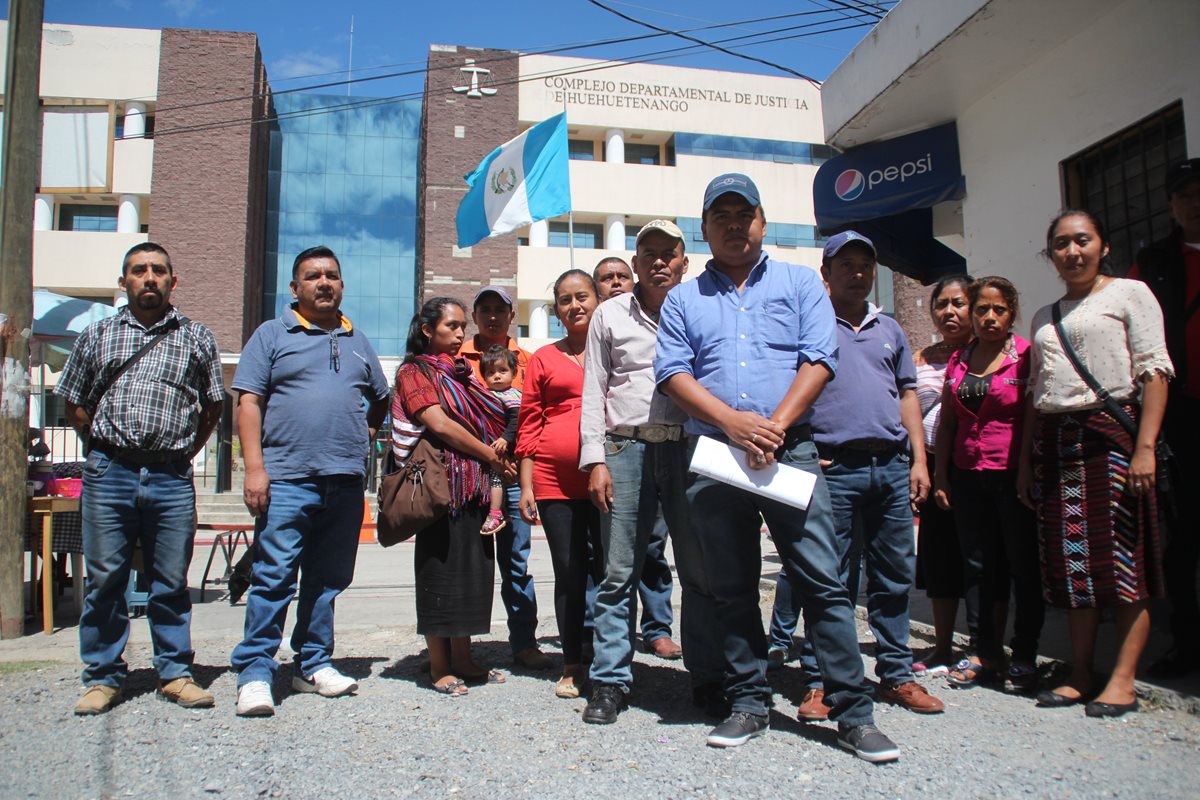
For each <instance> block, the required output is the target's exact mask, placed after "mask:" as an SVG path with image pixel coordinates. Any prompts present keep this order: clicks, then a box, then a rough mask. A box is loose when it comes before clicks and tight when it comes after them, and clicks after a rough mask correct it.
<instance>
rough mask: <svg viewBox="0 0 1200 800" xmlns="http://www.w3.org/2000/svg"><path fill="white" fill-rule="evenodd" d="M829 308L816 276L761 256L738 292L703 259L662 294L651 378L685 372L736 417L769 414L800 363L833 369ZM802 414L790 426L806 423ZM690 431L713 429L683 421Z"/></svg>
mask: <svg viewBox="0 0 1200 800" xmlns="http://www.w3.org/2000/svg"><path fill="white" fill-rule="evenodd" d="M834 328H835V324H834V316H833V306H832V305H831V304H830V302H829V296H828V294H827V293H826V292H825V287H824V285H823V284H822V283H821V278H820V276H819V275H818V274H817V272H816V271H815V270H812V269H809V268H808V267H803V266H799V265H797V264H787V263H784V262H782V261H774V260H772V259H770V258H767V255H766V254H765V253H764V254H763V255H762V257H761V259H760V260H759V262H758V264H757V265H756V266H755V267H754V269H753V270H751V271H750V275H749V277H748V278H747V279H746V283H745V285H744V286H743V287H742V290H741V291H740V292H739V291H738V289H737V287H736V286H735V285H734V284H733V281H731V280H730V279H729V278H728V276H726V275H725V274H724V273H723V272H721V271H720V270H718V269H717V268H716V267H715V266H714V262H713V261H711V260H710V261H709V262H708V264H707V265H706V267H705V270H704V273H703V274H702V275H700V277H698V278H696V280H694V281H688V282H687V283H681V284H680V285H678V286H676V287H675V288H674V289H672V290H671V291H670V293H668V294H667V299H666V302H664V303H663V307H662V312H661V315H660V317H659V323H658V348H657V355H656V357H655V359H654V380H655V382H656V383H657V384H658V385H659V386H660V387H661V386H662V384H663V382H664V381H665V380H667V379H668V378H670V377H671V376H672V375H677V374H679V373H681V372H685V373H687V374H689V375H691V376H692V377H694V378H695V379H696V380H697V381H698V382H699V383H700V385H701V386H703V387H704V388H705V389H707V390H708V391H709V392H711V393H712V394H713V395H714V396H715V397H716V398H717V399H718V400H720V401H721V402H722V403H725V404H726V405H727V406H729V407H730V408H733V409H735V410H737V411H753V412H755V413H758V414H761V415H762V416H764V417H769V416H771V414H773V413H775V409H776V408H777V407H778V406H779V404H780V402H782V401H783V398H784V395H786V394H787V391H788V389H789V388H791V385H792V382H793V381H794V380H795V378H796V371H797V370H799V369H800V367H801V365H803V364H805V363H820V364H824V365H825V366H827V367H828V368H829V371H830V372H833V371H834V370H836V369H837V363H838V356H837V339H836V335H835V333H834ZM807 421H808V415H806V416H805V417H803V418H801V419H799V420H797V422H798V423H800V422H807ZM686 428H687V431H688V432H689V433H698V434H714V433H720V430H719V429H718V428H716V427H714V426H712V425H709V424H708V423H706V422H701V421H700V420H697V419H689V420H688V422H687V425H686Z"/></svg>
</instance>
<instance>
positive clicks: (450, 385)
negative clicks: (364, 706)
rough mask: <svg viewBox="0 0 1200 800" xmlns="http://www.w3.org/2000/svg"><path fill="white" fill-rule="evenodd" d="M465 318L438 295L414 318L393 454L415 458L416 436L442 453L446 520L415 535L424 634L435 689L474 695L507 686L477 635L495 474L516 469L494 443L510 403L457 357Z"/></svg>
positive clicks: (491, 560)
mask: <svg viewBox="0 0 1200 800" xmlns="http://www.w3.org/2000/svg"><path fill="white" fill-rule="evenodd" d="M466 325H467V312H466V310H465V309H464V308H463V305H462V303H460V302H458V301H457V300H454V299H452V298H449V297H435V298H433V299H432V300H429V301H427V302H426V303H425V305H423V306H422V307H421V310H420V311H419V312H418V313H417V314H416V315H415V316H414V317H413V320H412V324H411V325H410V326H409V332H408V354H407V355H406V356H405V357H404V363H403V364H402V365H401V366H400V369H399V370H397V372H396V388H395V393H394V395H393V398H392V425H393V427H394V428H395V431H396V433H395V435H393V439H392V450H393V453H394V454H395V456H396V460H397V462H399V463H403V462H404V461H405V460H407V458H408V455H409V453H410V452H411V451H412V448H413V447H414V446H415V445H416V442H417V439H418V438H420V437H421V436H428V437H430V439H431V441H432V442H433V443H434V444H435V445H437V446H438V447H439V448H440V449H441V450H442V461H443V463H444V464H445V467H446V478H447V482H448V483H449V484H450V508H449V509H448V510H447V512H446V515H445V516H444V517H442V518H441V519H439V520H438V521H437V522H434V523H433V524H432V525H430V526H429V527H428V528H426V529H425V530H423V531H420V532H419V533H418V534H417V537H416V548H415V555H414V561H415V567H416V589H417V633H418V634H423V635H424V636H425V641H426V644H427V645H428V647H429V677H430V678H431V679H432V680H433V687H434V688H435V689H437V690H438V691H439V692H442V693H444V694H449V695H462V694H466V693H467V687H466V684H468V683H479V684H483V683H503V682H504V675H503V674H502V673H500V672H497V671H496V670H485V669H483V668H482V667H480V666H478V665H477V664H476V663H475V661H474V659H473V658H472V656H471V637H472V636H475V635H481V634H486V633H488V632H489V631H490V629H491V619H492V583H493V580H494V576H495V571H496V570H495V560H496V555H495V551H494V549H493V540H492V537H490V536H480V535H479V528H480V526H481V525H482V524H483V520H484V517H485V516H486V515H487V509H488V504H489V500H490V498H491V481H490V478H491V475H492V474H493V473H500V474H502V473H505V472H508V473H510V474H511V472H512V467H511V466H510V465H508V464H506V462H505V461H504V460H503V458H502V457H501V456H500V455H499V454H497V453H496V451H495V450H493V449H492V448H491V447H490V446H489V445H488V442H492V441H495V439H496V438H497V437H498V436H499V435H500V434H501V433H502V432H503V430H504V406H503V403H501V401H500V400H499V398H497V397H496V396H495V395H493V394H492V393H491V392H490V391H488V390H487V389H486V388H484V386H483V385H482V384H480V383H479V382H478V381H475V380H474V378H473V375H472V373H471V368H470V367H469V366H467V363H466V361H464V360H463V359H461V358H455V356H457V355H458V349H459V347H460V346H461V345H462V342H463V334H464V331H465V330H466Z"/></svg>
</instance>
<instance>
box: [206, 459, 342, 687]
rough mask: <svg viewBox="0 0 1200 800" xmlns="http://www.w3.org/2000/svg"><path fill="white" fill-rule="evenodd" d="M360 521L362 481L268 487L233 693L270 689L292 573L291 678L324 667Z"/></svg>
mask: <svg viewBox="0 0 1200 800" xmlns="http://www.w3.org/2000/svg"><path fill="white" fill-rule="evenodd" d="M362 513H363V479H362V478H361V477H360V476H358V475H328V476H320V477H312V478H300V479H296V480H287V481H271V502H270V505H268V506H267V512H266V513H265V514H263V515H262V516H260V517H259V518H258V519H257V520H255V523H254V533H255V538H254V569H253V572H252V575H251V579H250V591H249V592H248V593H247V594H246V625H245V630H244V633H243V638H242V641H241V644H239V645H238V646H237V647H235V648H234V649H233V655H232V656H230V661H231V663H232V664H233V668H234V670H235V671H236V672H237V673H238V686H244V685H245V684H247V683H250V682H251V681H266V682H267V683H270V682H271V681H272V679H273V677H274V675H275V671H276V670H277V669H279V664H278V663H277V662H276V661H275V654H276V653H277V652H278V651H279V644H280V642H282V641H283V626H284V623H285V622H286V621H287V610H288V605H289V604H290V603H291V602H292V596H293V595H294V594H295V593H296V577H297V573H300V598H299V600H298V602H297V604H296V624H295V626H294V627H293V628H292V642H291V645H292V651H293V652H294V653H295V666H294V667H293V674H294V675H304V676H305V677H308V676H311V675H312V674H313V673H314V672H316V671H317V670H319V669H321V668H322V667H326V666H328V665H329V662H330V659H331V657H332V656H333V605H334V599H335V598H336V597H337V596H338V595H339V594H341V593H342V590H343V589H345V588H346V587H347V586H349V585H350V581H351V580H353V578H354V561H355V558H357V556H358V532H359V528H360V527H361V525H362Z"/></svg>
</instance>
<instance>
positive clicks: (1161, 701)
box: [0, 527, 1200, 715]
mask: <svg viewBox="0 0 1200 800" xmlns="http://www.w3.org/2000/svg"><path fill="white" fill-rule="evenodd" d="M210 547H211V545H210V544H209V542H208V541H202V542H199V543H197V545H196V548H195V552H194V555H193V557H192V565H191V569H190V571H189V583H190V585H191V586H192V587H193V588H192V599H193V601H194V603H195V606H194V610H193V615H192V638H193V643H194V646H195V648H196V650H197V651H198V652H203V651H205V649H206V647H211V646H218V647H221V648H226V647H228V644H227V643H228V642H229V641H230V640H231V637H236V634H237V633H238V632H240V631H241V628H242V624H243V618H244V615H245V604H244V603H239V604H238V605H236V606H230V605H229V603H228V600H227V594H226V591H225V587H224V586H223V585H216V586H215V587H214V586H213V584H212V583H210V584H209V586H208V590H207V591H206V592H205V598H204V602H201V599H200V590H199V586H200V578H201V576H202V573H203V572H204V564H205V561H207V559H208V555H209V550H210ZM412 548H413V543H412V542H411V541H409V542H405V543H403V544H399V545H396V546H395V547H391V548H383V547H380V546H379V545H377V544H373V543H372V544H360V545H359V548H358V564H357V568H356V571H355V577H354V583H353V584H352V585H351V586H350V588H349V589H347V590H346V591H345V592H344V593H343V594H342V595H341V596H340V597H339V598H338V602H337V628H338V631H339V633H350V632H363V633H367V634H370V633H372V632H380V633H381V634H382V633H383V632H384V631H394V630H396V629H401V630H403V631H405V632H411V633H413V634H415V629H416V607H415V599H414V597H415V594H414V586H413V563H412V559H413V551H412ZM668 558H672V559H673V556H672V554H671V552H670V549H668ZM220 560H221V557H220V554H219V553H218V555H217V557H216V558H215V559H214V563H213V568H212V571H211V573H210V577H211V576H214V575H215V576H219V575H220V574H221V571H222V568H221V566H219V564H218V562H220ZM529 569H530V572H531V573H532V574H533V576H534V580H535V584H536V587H537V596H538V611H539V617H540V619H541V623H540V625H539V627H538V636H539V638H541V639H543V640H545V639H553V638H556V637H557V630H556V629H555V624H554V596H553V591H554V577H553V574H554V573H553V570H552V568H551V564H550V552H549V549H548V548H547V546H546V540H545V536H544V535H543V534H542V531H541V528H540V527H538V528H534V535H533V551H532V553H531V554H530V562H529ZM778 572H779V559H778V557H777V556H776V555H775V550H774V546H773V545H772V543H771V540H770V538H769V537H767V536H764V537H763V576H762V586H763V589H764V593H765V594H768V596H769V593H770V592H773V589H774V585H775V577H776V575H777V574H778ZM864 589H865V581H864ZM678 603H679V590H678V585H677V586H676V590H675V604H676V608H677V609H678ZM858 604H859V606H860V608H859V614H860V616H864V615H865V609H864V608H862V606H865V604H866V598H865V596H860V597H859V598H858ZM910 608H911V612H910V613H911V619H912V623H913V632H914V634H915V638H917V639H918V640H919V641H915V642H914V647H915V648H917V649H920V648H921V647H923V646H925V645H923V644H922V641H925V640H930V641H931V639H932V622H933V617H932V614H931V610H930V606H929V602H928V599H927V598H926V597H925V595H924V593H923V592H919V591H915V590H914V592H913V593H912V597H911V606H910ZM55 610H56V614H55V623H56V625H57V626H61V627H58V628H56V631H55V633H54V634H53V635H52V636H46V635H44V634H43V633H42V632H41V631H37V630H35V632H33V633H30V634H28V635H26V636H24V637H23V638H21V639H16V640H9V641H4V642H0V661H13V660H30V661H33V660H52V661H61V662H65V663H74V662H75V661H76V660H77V659H78V647H79V640H78V631H77V628H76V625H77V622H78V617H77V616H76V615H75V613H74V611H73V606H72V603H71V599H70V596H69V595H65V596H63V597H60V598H59V599H58V601H57V602H56V608H55ZM676 614H677V617H678V610H677V611H676ZM1154 617H1155V620H1156V626H1155V630H1154V631H1153V632H1152V633H1151V637H1150V642H1149V644H1148V645H1147V647H1146V653H1145V656H1144V658H1143V666H1145V664H1147V663H1149V662H1150V661H1152V660H1153V659H1155V658H1157V657H1158V656H1159V655H1160V654H1161V653H1163V652H1164V651H1165V650H1166V648H1167V647H1168V646H1169V636H1168V635H1167V634H1166V632H1165V630H1161V629H1160V627H1162V626H1164V625H1165V620H1166V612H1165V609H1158V608H1156V609H1155V614H1154ZM962 620H963V614H962V612H961V611H960V613H959V622H960V625H961V624H962ZM290 621H291V620H290V619H289V623H290ZM36 624H37V623H33V624H32V625H31V628H33V627H34V626H36ZM505 627H506V619H505V615H504V606H503V603H502V602H501V600H500V592H499V583H498V582H497V584H496V594H495V599H494V601H493V603H492V638H494V639H497V640H503V638H504V636H505ZM677 628H678V626H676V635H678V630H677ZM959 630H960V632H963V633H965V630H964V629H962V628H960V629H959ZM287 635H290V630H289V632H288V633H287ZM287 635H285V637H284V641H285V643H286V641H287ZM389 635H390V634H389ZM149 641H150V636H149V629H148V626H147V624H146V621H145V619H144V618H135V619H134V620H133V621H132V624H131V630H130V643H131V644H149ZM285 646H286V644H285ZM1114 647H1115V643H1114V640H1113V633H1112V625H1111V624H1102V625H1101V628H1100V636H1099V639H1098V641H1097V647H1096V663H1097V664H1098V665H1101V666H1104V665H1109V664H1111V663H1112V662H1113V659H1114ZM1040 651H1041V654H1042V656H1043V657H1045V658H1051V659H1056V660H1068V659H1069V658H1070V640H1069V638H1068V634H1067V613H1066V612H1065V611H1063V610H1061V609H1047V613H1046V624H1045V628H1044V629H1043V632H1042V638H1041V647H1040ZM204 656H205V660H207V661H208V662H210V663H211V662H214V661H220V660H222V659H223V658H225V657H226V656H227V654H225V653H222V654H220V656H218V655H217V654H214V653H209V652H205V653H204ZM1139 690H1140V692H1141V694H1142V695H1143V697H1145V698H1146V699H1149V700H1150V701H1152V702H1154V703H1155V704H1157V705H1161V706H1164V707H1168V708H1173V709H1177V710H1181V711H1186V712H1188V713H1191V714H1197V715H1200V673H1193V674H1192V675H1190V676H1188V677H1187V678H1184V679H1181V680H1178V681H1170V682H1146V681H1145V680H1144V679H1143V681H1142V682H1141V683H1140V686H1139Z"/></svg>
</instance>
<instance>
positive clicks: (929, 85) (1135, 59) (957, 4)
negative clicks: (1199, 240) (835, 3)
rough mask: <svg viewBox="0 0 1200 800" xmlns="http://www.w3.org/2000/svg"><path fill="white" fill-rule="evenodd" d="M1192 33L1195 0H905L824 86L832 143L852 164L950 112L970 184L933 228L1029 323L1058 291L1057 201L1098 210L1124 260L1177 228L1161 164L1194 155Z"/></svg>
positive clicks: (912, 303)
mask: <svg viewBox="0 0 1200 800" xmlns="http://www.w3.org/2000/svg"><path fill="white" fill-rule="evenodd" d="M1198 41H1200V13H1197V7H1196V3H1195V2H1194V1H1193V0H1161V1H1160V2H1154V3H1140V2H1136V1H1135V0H1059V2H1055V3H1041V2H1037V0H1003V1H1002V0H969V2H963V0H903V2H901V3H900V4H899V5H898V6H896V7H895V8H894V9H892V11H891V12H890V13H889V14H888V15H887V17H886V18H884V20H883V21H882V22H880V23H879V25H878V26H877V27H876V29H875V30H874V31H873V32H872V34H871V35H870V36H869V37H867V38H865V39H863V40H862V42H860V43H859V45H858V46H857V47H856V48H855V49H854V50H853V51H852V52H851V54H850V55H849V56H848V57H847V58H846V60H845V61H844V62H843V63H842V64H841V66H839V67H838V69H837V70H836V71H835V72H834V73H833V74H832V75H831V76H830V77H829V79H828V80H827V81H826V82H825V85H824V87H823V90H822V93H823V99H824V114H825V138H826V139H827V141H828V142H829V143H830V144H832V145H835V146H836V147H838V148H839V149H840V150H842V151H844V153H843V156H844V157H846V158H849V159H853V158H854V156H855V153H856V152H861V151H862V150H864V149H865V148H869V147H872V146H876V145H880V146H895V147H896V148H902V147H903V146H904V142H905V140H906V139H909V137H913V136H918V135H922V134H924V133H926V132H927V131H928V129H931V128H933V127H935V126H941V125H945V124H949V123H953V124H954V125H955V127H956V128H957V142H956V144H957V161H958V163H957V165H956V168H959V169H961V178H962V180H963V181H964V182H965V192H964V193H962V195H961V196H960V197H957V198H950V199H946V200H944V201H942V202H937V203H935V204H933V205H932V206H930V207H929V208H928V210H929V211H930V212H931V217H932V222H931V225H930V226H929V228H928V229H927V231H926V235H932V236H933V237H934V238H935V239H936V240H937V241H938V242H940V243H941V244H944V245H947V246H949V247H950V248H952V249H953V250H954V251H956V252H957V253H959V254H960V255H961V257H962V258H963V260H964V261H965V265H966V268H967V269H968V270H969V271H970V272H971V273H972V274H974V275H977V276H980V275H989V274H995V275H1003V276H1005V277H1008V278H1010V279H1011V280H1013V281H1014V283H1015V284H1016V285H1017V288H1018V289H1019V291H1020V292H1021V298H1022V305H1023V306H1024V308H1025V309H1026V310H1027V312H1026V314H1025V315H1024V316H1025V319H1024V320H1020V321H1018V324H1019V325H1022V326H1025V329H1027V325H1028V322H1029V319H1030V318H1031V317H1032V314H1033V311H1034V310H1036V309H1037V308H1038V307H1040V306H1042V305H1044V304H1046V303H1048V302H1051V301H1052V300H1054V299H1055V298H1057V297H1059V296H1060V295H1061V294H1062V288H1061V283H1060V282H1059V280H1058V278H1057V276H1056V274H1055V272H1054V269H1053V268H1052V267H1051V266H1050V264H1049V262H1048V261H1046V259H1044V258H1043V257H1042V256H1041V251H1042V250H1043V248H1044V247H1045V234H1046V228H1047V226H1048V224H1049V222H1050V220H1051V219H1052V218H1053V217H1054V215H1055V213H1056V212H1057V210H1058V209H1060V208H1062V207H1064V206H1075V207H1083V208H1086V209H1088V210H1090V211H1092V212H1093V213H1095V214H1096V215H1097V216H1099V217H1100V218H1101V219H1102V220H1103V221H1104V222H1105V223H1106V226H1107V227H1108V229H1109V233H1110V237H1111V240H1112V242H1111V243H1112V256H1113V261H1114V262H1115V266H1116V267H1117V269H1119V270H1123V269H1127V268H1128V267H1129V266H1130V262H1131V259H1132V258H1133V256H1134V255H1135V254H1136V252H1137V250H1138V249H1139V248H1140V247H1142V246H1144V245H1146V244H1148V243H1149V242H1151V241H1153V240H1155V239H1158V238H1161V237H1162V236H1164V235H1165V234H1166V233H1167V232H1168V231H1169V230H1170V220H1169V217H1168V213H1167V209H1166V192H1165V189H1164V179H1165V172H1166V168H1167V166H1168V165H1169V164H1171V163H1173V162H1176V161H1179V160H1181V159H1183V158H1185V157H1187V156H1189V155H1190V156H1196V155H1197V154H1200V81H1197V80H1196V76H1197V75H1200V50H1198V49H1197V47H1196V43H1197V42H1198ZM935 158H936V156H935ZM837 169H838V167H837V166H835V171H836V170H837ZM839 174H840V173H839ZM831 202H834V203H836V202H838V201H837V200H833V201H831ZM822 212H823V210H822V209H818V217H820V216H821V215H822ZM927 299H928V298H927V296H926V295H925V294H924V293H918V294H913V295H912V296H911V297H909V298H908V299H906V300H905V301H904V302H903V303H900V302H898V304H897V316H898V318H901V319H903V318H904V317H905V316H906V315H907V316H909V317H910V318H912V317H914V316H916V317H927V316H928V310H927V308H926V307H923V306H924V305H925V303H926V302H927ZM918 302H921V303H922V306H920V307H919V306H917V305H916V303H918Z"/></svg>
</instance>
